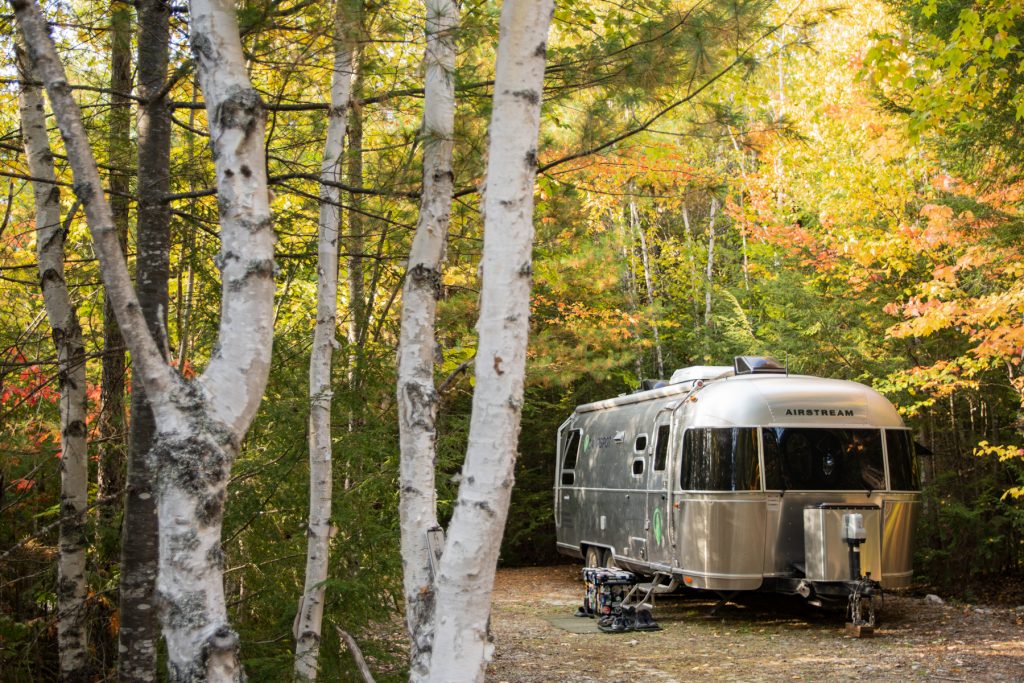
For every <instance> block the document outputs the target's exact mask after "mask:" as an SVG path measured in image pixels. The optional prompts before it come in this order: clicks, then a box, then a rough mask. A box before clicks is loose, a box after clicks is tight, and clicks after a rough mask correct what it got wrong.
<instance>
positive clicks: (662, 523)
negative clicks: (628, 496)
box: [645, 412, 672, 565]
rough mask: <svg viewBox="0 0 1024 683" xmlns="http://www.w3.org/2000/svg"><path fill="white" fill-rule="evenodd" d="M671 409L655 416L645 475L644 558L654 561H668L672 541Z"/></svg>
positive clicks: (667, 562) (662, 562) (666, 562)
mask: <svg viewBox="0 0 1024 683" xmlns="http://www.w3.org/2000/svg"><path fill="white" fill-rule="evenodd" d="M671 419H672V414H671V413H670V412H662V413H660V414H659V415H658V419H657V421H656V422H655V427H654V453H653V454H654V457H652V458H651V469H650V472H649V473H648V475H647V522H646V524H645V526H646V528H647V549H648V550H647V561H648V562H651V563H654V564H663V565H669V564H671V559H670V558H671V556H672V555H671V548H672V540H671V538H670V536H671V534H670V532H669V527H670V524H671V515H672V509H671V505H672V503H671V496H670V495H669V494H670V491H671V487H670V482H671V481H672V478H671V476H670V475H669V469H670V463H669V461H670V458H669V457H668V456H669V438H670V437H671V431H672V430H671V424H670V423H671Z"/></svg>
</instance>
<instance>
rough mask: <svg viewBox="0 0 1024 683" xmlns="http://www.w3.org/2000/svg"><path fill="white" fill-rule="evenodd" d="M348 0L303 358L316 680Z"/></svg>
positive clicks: (308, 608) (307, 634) (298, 658)
mask: <svg viewBox="0 0 1024 683" xmlns="http://www.w3.org/2000/svg"><path fill="white" fill-rule="evenodd" d="M350 3H351V0H335V10H334V30H333V40H332V43H333V47H334V68H333V72H332V75H331V103H330V109H328V115H327V139H326V141H325V143H324V155H323V161H322V163H321V170H320V176H321V181H322V182H321V185H320V216H319V221H318V226H317V283H316V326H315V328H314V331H313V349H312V351H311V353H310V359H309V525H308V527H307V530H306V535H307V539H308V541H307V549H306V580H305V585H304V587H303V589H302V598H301V600H300V601H299V610H298V614H297V615H296V626H295V639H296V641H295V678H296V679H297V680H300V681H302V680H309V681H312V680H316V677H317V670H318V667H319V656H320V641H321V639H322V636H321V631H322V624H323V614H324V600H325V593H326V587H325V586H324V582H325V581H327V569H328V566H329V565H328V557H329V550H330V541H331V536H332V535H333V534H332V533H331V531H332V526H333V525H332V523H331V496H332V491H333V468H332V460H333V459H332V450H333V445H332V435H331V405H332V398H333V395H334V393H333V390H332V387H331V369H332V367H333V358H334V349H335V347H336V346H337V344H338V342H337V340H336V339H335V334H337V329H338V240H339V239H340V228H341V191H340V190H339V189H338V184H340V183H341V181H342V179H343V177H344V175H343V169H344V162H345V131H346V128H347V124H348V110H349V102H350V100H351V97H352V80H353V76H354V73H353V69H354V67H355V54H356V44H355V37H356V36H357V33H356V31H355V30H354V28H355V27H353V25H352V19H353V18H352V15H351V8H350Z"/></svg>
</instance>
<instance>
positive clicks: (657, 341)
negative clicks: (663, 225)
mask: <svg viewBox="0 0 1024 683" xmlns="http://www.w3.org/2000/svg"><path fill="white" fill-rule="evenodd" d="M629 222H630V225H631V226H632V228H633V230H634V231H636V234H637V236H638V237H639V238H640V257H641V262H642V263H643V266H644V286H645V287H646V290H647V305H648V306H650V307H651V308H652V309H653V307H654V279H653V277H652V275H651V257H650V254H649V253H648V251H647V235H646V234H645V233H644V226H642V225H641V224H640V214H639V212H638V211H637V208H636V202H635V201H633V200H632V199H631V200H630V201H629ZM651 330H652V332H653V333H654V361H655V370H656V371H657V377H658V378H659V379H660V378H663V377H664V376H665V358H664V355H663V354H662V350H661V331H660V330H659V329H658V318H657V316H656V315H655V314H654V312H653V311H652V312H651Z"/></svg>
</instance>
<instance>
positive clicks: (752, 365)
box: [733, 356, 786, 375]
mask: <svg viewBox="0 0 1024 683" xmlns="http://www.w3.org/2000/svg"><path fill="white" fill-rule="evenodd" d="M733 368H735V370H736V374H737V375H762V374H763V375H784V374H786V366H784V365H783V364H782V363H780V362H779V361H777V360H775V359H774V358H770V357H768V356H736V358H734V359H733Z"/></svg>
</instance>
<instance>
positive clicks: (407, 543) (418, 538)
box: [398, 0, 459, 683]
mask: <svg viewBox="0 0 1024 683" xmlns="http://www.w3.org/2000/svg"><path fill="white" fill-rule="evenodd" d="M425 7H426V37H427V47H426V52H425V53H424V57H423V61H424V66H425V72H426V74H425V83H424V99H423V127H422V131H421V136H422V139H423V191H422V195H421V201H420V213H419V218H418V220H417V224H416V234H415V235H414V236H413V241H412V247H411V249H410V252H409V263H408V265H407V268H406V277H405V284H404V286H403V290H402V320H401V333H400V334H401V336H400V339H399V344H398V429H399V444H400V447H401V464H400V471H399V477H400V481H399V489H400V491H401V500H400V501H399V507H398V510H399V516H400V518H401V524H400V527H401V532H402V539H401V543H402V564H403V584H404V589H405V621H406V628H407V629H408V632H409V643H410V647H409V680H410V681H412V682H414V683H417V682H419V681H423V680H425V677H426V675H427V673H428V671H429V669H430V637H431V630H430V620H431V616H432V612H433V608H434V586H433V583H434V577H433V575H432V573H431V568H430V549H429V547H428V545H427V531H428V530H429V529H431V528H433V527H435V526H437V499H436V494H435V490H434V489H435V481H434V462H435V460H436V455H437V454H436V441H437V390H436V387H435V385H434V357H435V353H434V351H435V348H436V341H435V327H436V320H437V300H438V297H439V296H440V290H441V277H442V268H443V264H444V256H445V249H446V245H447V241H448V227H449V223H450V218H451V206H452V188H453V185H454V175H453V173H452V148H453V145H454V139H453V136H454V130H455V32H456V30H457V27H458V23H459V8H458V5H457V3H456V2H455V1H454V0H427V2H426V5H425Z"/></svg>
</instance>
